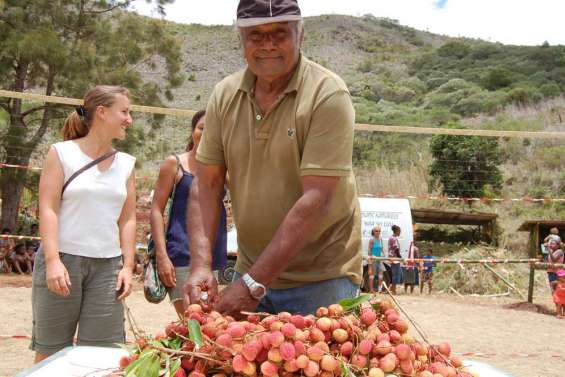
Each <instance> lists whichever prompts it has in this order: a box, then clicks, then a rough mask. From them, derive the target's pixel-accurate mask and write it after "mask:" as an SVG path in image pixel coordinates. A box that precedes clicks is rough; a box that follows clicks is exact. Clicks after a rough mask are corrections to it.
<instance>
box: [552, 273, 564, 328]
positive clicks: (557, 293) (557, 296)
mask: <svg viewBox="0 0 565 377" xmlns="http://www.w3.org/2000/svg"><path fill="white" fill-rule="evenodd" d="M556 275H557V281H556V284H555V290H554V291H553V302H554V303H555V315H556V317H557V318H559V319H563V317H564V316H565V270H563V269H561V270H558V271H557V272H556Z"/></svg>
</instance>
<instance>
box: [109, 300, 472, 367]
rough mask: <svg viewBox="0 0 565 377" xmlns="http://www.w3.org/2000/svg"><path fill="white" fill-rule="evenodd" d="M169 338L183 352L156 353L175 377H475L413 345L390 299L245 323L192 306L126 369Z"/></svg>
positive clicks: (441, 350)
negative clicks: (193, 324) (195, 330)
mask: <svg viewBox="0 0 565 377" xmlns="http://www.w3.org/2000/svg"><path fill="white" fill-rule="evenodd" d="M189 320H195V321H197V322H198V323H199V324H200V326H199V328H200V331H201V335H202V338H203V344H201V345H197V344H195V342H194V341H192V340H191V337H190V334H189V330H188V327H187V322H188V321H189ZM171 339H178V340H179V343H180V344H181V346H180V347H179V349H178V350H176V351H175V350H169V349H162V348H166V347H158V348H159V353H158V354H159V355H160V357H161V360H163V365H164V363H165V359H166V358H169V362H170V360H171V359H179V360H180V366H179V367H178V368H177V369H176V370H175V371H173V373H174V375H175V376H176V377H183V376H190V377H204V376H216V377H222V376H249V377H253V376H267V377H275V376H281V377H283V376H284V377H291V376H306V377H314V376H321V377H333V376H347V377H350V376H352V375H354V376H369V377H385V376H413V377H472V376H476V374H474V373H472V372H469V371H467V370H466V369H465V368H464V367H463V365H462V361H461V359H460V358H459V357H457V356H455V355H452V354H451V347H450V345H449V344H448V343H441V344H439V345H430V344H427V343H426V342H419V341H416V340H415V339H414V338H413V337H412V336H411V335H410V334H408V323H407V322H406V321H405V320H404V319H402V318H401V316H400V313H399V312H398V311H397V310H396V309H395V308H394V307H393V304H392V303H391V302H390V301H387V300H381V301H370V302H364V303H363V304H361V305H360V306H358V307H356V308H355V309H354V310H349V311H345V310H344V308H343V307H342V306H341V305H339V304H334V305H330V306H329V307H327V308H326V307H321V308H319V309H318V310H317V311H316V315H315V316H314V315H305V316H303V315H297V314H295V315H292V314H290V313H287V312H281V313H279V314H277V315H267V314H262V313H258V314H250V315H248V316H247V319H246V320H243V321H235V320H234V319H233V318H232V317H230V316H224V315H222V314H220V313H218V312H215V311H211V312H204V311H203V310H202V307H201V306H199V305H197V304H194V305H190V306H189V307H188V309H187V310H186V312H185V319H184V320H182V321H177V322H173V323H171V324H169V325H168V326H167V327H166V329H165V332H164V333H159V334H156V336H155V337H154V338H153V339H150V338H140V339H138V340H137V343H136V346H135V348H134V350H133V351H132V354H131V356H127V357H124V358H123V359H122V360H121V363H120V364H121V367H122V368H125V367H127V365H129V364H130V363H132V362H136V360H137V359H138V358H139V354H140V353H141V352H143V351H144V350H145V349H147V348H151V347H154V345H155V344H160V343H159V342H161V341H163V340H171ZM165 344H166V343H165ZM177 364H178V362H177Z"/></svg>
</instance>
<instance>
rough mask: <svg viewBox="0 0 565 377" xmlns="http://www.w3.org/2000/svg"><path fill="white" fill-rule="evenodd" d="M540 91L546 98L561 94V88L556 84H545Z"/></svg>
mask: <svg viewBox="0 0 565 377" xmlns="http://www.w3.org/2000/svg"><path fill="white" fill-rule="evenodd" d="M539 90H540V92H541V94H543V96H544V97H557V96H559V95H560V94H561V88H560V87H559V85H557V84H556V83H554V82H551V83H547V84H543V85H542V86H541V87H540V88H539Z"/></svg>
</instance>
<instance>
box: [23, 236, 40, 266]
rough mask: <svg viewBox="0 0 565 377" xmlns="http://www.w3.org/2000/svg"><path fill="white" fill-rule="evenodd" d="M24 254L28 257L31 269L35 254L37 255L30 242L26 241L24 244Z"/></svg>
mask: <svg viewBox="0 0 565 377" xmlns="http://www.w3.org/2000/svg"><path fill="white" fill-rule="evenodd" d="M25 248H26V254H27V255H28V258H29V260H30V261H31V267H32V268H33V264H34V263H35V254H36V253H37V248H36V247H35V244H34V243H33V242H31V241H26V243H25Z"/></svg>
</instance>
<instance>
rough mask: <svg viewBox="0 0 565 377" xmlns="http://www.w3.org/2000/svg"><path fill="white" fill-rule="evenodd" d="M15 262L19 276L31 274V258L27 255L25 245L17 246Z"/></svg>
mask: <svg viewBox="0 0 565 377" xmlns="http://www.w3.org/2000/svg"><path fill="white" fill-rule="evenodd" d="M13 261H14V267H15V268H16V271H17V273H18V274H20V275H23V274H24V271H25V273H26V274H31V271H32V267H31V258H30V257H29V256H28V255H27V252H26V247H25V245H24V244H23V243H20V244H18V245H16V248H15V250H14V258H13Z"/></svg>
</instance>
